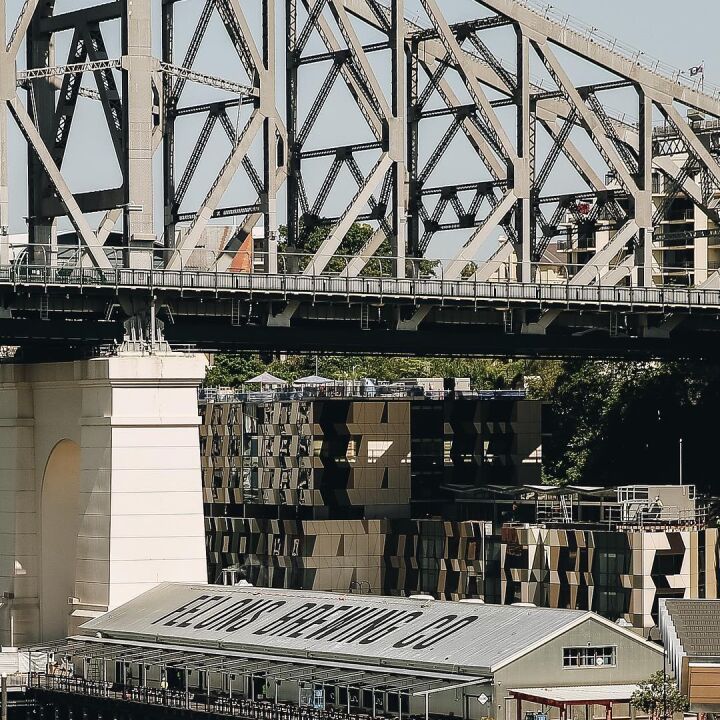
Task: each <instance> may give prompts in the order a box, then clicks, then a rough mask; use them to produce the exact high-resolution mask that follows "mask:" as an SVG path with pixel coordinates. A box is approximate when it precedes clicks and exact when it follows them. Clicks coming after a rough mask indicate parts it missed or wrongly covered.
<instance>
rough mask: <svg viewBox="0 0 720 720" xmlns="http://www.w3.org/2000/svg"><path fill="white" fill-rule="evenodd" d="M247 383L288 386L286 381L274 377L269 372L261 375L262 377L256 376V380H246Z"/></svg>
mask: <svg viewBox="0 0 720 720" xmlns="http://www.w3.org/2000/svg"><path fill="white" fill-rule="evenodd" d="M245 382H246V383H247V384H250V383H260V384H261V385H287V381H286V380H283V379H282V378H279V377H277V376H276V375H272V374H271V373H269V372H264V373H261V374H260V375H256V376H255V377H254V378H250V379H249V380H246V381H245Z"/></svg>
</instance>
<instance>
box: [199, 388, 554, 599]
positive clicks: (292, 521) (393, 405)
mask: <svg viewBox="0 0 720 720" xmlns="http://www.w3.org/2000/svg"><path fill="white" fill-rule="evenodd" d="M452 384H453V385H455V386H456V389H455V390H448V391H443V390H438V389H435V390H433V389H427V387H428V385H430V383H429V382H426V383H425V388H423V387H422V386H420V385H418V384H417V382H413V383H399V384H394V385H388V386H385V387H383V386H378V387H376V388H374V389H373V393H374V395H373V396H372V397H368V396H367V394H365V395H364V396H363V395H361V393H360V390H359V389H356V391H355V392H352V391H351V389H348V388H344V389H337V388H334V389H331V388H327V389H325V390H322V391H316V392H315V394H314V395H313V393H312V392H311V391H308V390H306V391H305V392H302V393H272V394H268V393H258V394H250V395H240V396H239V395H236V394H230V395H226V396H224V397H218V396H217V395H215V397H214V398H212V399H207V400H204V401H202V402H201V406H200V415H201V416H202V418H203V421H202V425H201V437H200V445H201V463H202V468H203V471H202V472H203V493H204V501H205V515H206V520H205V521H206V531H207V534H206V538H207V547H208V566H209V569H208V579H209V581H210V582H219V581H220V580H221V578H222V573H223V569H227V568H229V567H230V568H238V567H239V568H242V569H243V571H244V573H245V575H246V577H247V579H248V580H249V581H250V582H251V583H253V584H255V585H263V586H269V587H278V588H282V587H285V588H296V589H306V590H338V591H343V592H346V591H348V590H350V589H356V590H358V591H359V590H362V591H363V592H372V593H381V594H388V595H398V594H399V595H405V594H412V593H414V592H429V593H432V594H433V595H434V596H436V597H438V598H445V599H460V598H463V597H482V596H484V595H485V590H484V588H483V587H482V581H483V566H484V555H485V553H486V552H487V551H488V547H487V544H486V542H485V536H486V535H488V534H490V533H491V532H492V522H491V521H492V520H493V517H492V508H490V509H489V510H488V508H487V507H486V506H485V505H483V506H482V512H486V511H487V512H490V513H491V514H490V515H487V516H484V515H482V514H480V513H478V511H477V508H475V507H474V504H475V503H476V500H475V498H474V493H475V492H476V491H477V490H482V489H483V488H486V487H489V486H492V485H501V486H503V487H508V486H511V487H519V486H521V485H523V484H527V483H539V482H540V474H541V460H542V422H541V415H542V412H543V404H542V403H541V402H538V401H533V400H528V399H527V398H525V396H524V393H522V392H489V393H479V394H478V393H475V394H473V393H469V392H467V391H465V392H461V391H458V390H457V386H460V383H459V382H456V383H452ZM430 387H432V385H430ZM435 387H436V388H437V382H436V383H435ZM439 387H440V388H442V387H443V384H442V381H440V385H439ZM321 392H322V396H321V394H320V393H321ZM331 395H334V396H331ZM458 496H466V497H467V501H466V502H458V501H457V498H458ZM496 510H497V508H496ZM498 513H499V511H498ZM488 521H490V524H489V525H488Z"/></svg>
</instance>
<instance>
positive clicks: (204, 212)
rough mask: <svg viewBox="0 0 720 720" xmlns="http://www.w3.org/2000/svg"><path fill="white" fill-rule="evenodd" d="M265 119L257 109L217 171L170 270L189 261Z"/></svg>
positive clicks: (177, 250) (179, 244) (182, 240)
mask: <svg viewBox="0 0 720 720" xmlns="http://www.w3.org/2000/svg"><path fill="white" fill-rule="evenodd" d="M263 119H264V118H263V116H262V115H261V114H260V113H259V112H258V111H257V110H255V111H254V112H253V114H252V116H251V117H250V120H249V121H248V123H247V125H246V126H245V128H244V129H243V131H242V133H241V135H240V139H239V141H238V144H237V145H236V146H235V147H234V148H233V150H232V152H231V153H230V155H228V157H227V159H226V160H225V163H224V164H223V166H222V168H220V172H219V173H218V174H217V177H216V178H215V182H214V183H213V184H212V187H211V188H210V190H209V191H208V194H207V195H206V196H205V200H204V201H203V203H202V205H201V206H200V209H199V210H198V212H197V214H196V215H195V220H194V221H193V223H192V224H191V225H190V227H189V229H188V232H187V234H186V235H185V237H184V238H182V239H181V240H180V242H179V243H178V245H177V247H176V252H175V253H174V254H173V256H172V258H171V259H170V261H169V263H168V265H167V267H168V270H177V269H179V268H180V266H181V264H184V263H185V262H187V260H188V258H189V257H190V255H191V254H192V251H193V250H194V249H195V247H196V246H197V244H198V242H199V240H200V238H201V237H202V234H203V233H204V232H205V228H206V227H207V224H208V222H209V221H210V219H211V218H212V215H213V212H214V211H215V209H216V208H217V206H218V204H219V203H220V200H222V198H223V195H225V192H226V191H227V189H228V186H229V185H230V182H231V181H232V179H233V177H234V176H235V173H236V172H237V170H238V168H239V167H240V163H241V162H242V159H243V157H244V156H245V155H246V153H247V152H248V150H249V149H250V146H251V145H252V143H253V141H254V140H255V136H256V135H257V133H258V131H259V130H260V128H261V127H262V124H263Z"/></svg>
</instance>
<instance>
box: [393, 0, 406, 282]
mask: <svg viewBox="0 0 720 720" xmlns="http://www.w3.org/2000/svg"><path fill="white" fill-rule="evenodd" d="M405 32H406V27H405V0H392V3H391V51H392V113H393V116H392V118H391V119H390V122H389V129H388V130H389V135H390V137H389V153H390V157H391V159H392V161H393V168H392V172H393V176H394V177H393V195H392V203H393V208H392V217H393V222H392V226H393V236H392V238H391V239H390V240H391V243H390V244H391V248H392V255H393V257H394V258H395V260H394V265H395V267H394V268H393V270H394V274H395V277H398V278H404V277H405V255H406V252H407V239H408V227H407V213H408V172H407V110H406V102H407V82H406V67H405Z"/></svg>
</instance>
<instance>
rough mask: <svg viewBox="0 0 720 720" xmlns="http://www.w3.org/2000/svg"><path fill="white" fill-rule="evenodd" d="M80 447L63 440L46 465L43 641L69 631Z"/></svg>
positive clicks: (42, 513)
mask: <svg viewBox="0 0 720 720" xmlns="http://www.w3.org/2000/svg"><path fill="white" fill-rule="evenodd" d="M79 504H80V446H79V445H78V444H77V443H75V442H73V441H72V440H61V441H60V442H59V443H57V445H55V447H54V448H53V449H52V451H51V453H50V456H49V458H48V461H47V464H46V465H45V473H44V474H43V481H42V495H41V501H40V548H41V550H40V567H41V580H40V583H41V588H42V589H41V593H40V598H41V601H40V624H41V634H42V638H43V640H56V639H57V638H61V637H65V636H66V635H67V632H68V615H69V612H70V611H71V607H70V606H69V605H68V597H70V596H72V595H74V594H75V570H76V564H77V562H76V558H77V540H78V532H79V529H80V527H79V525H80V516H79Z"/></svg>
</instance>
